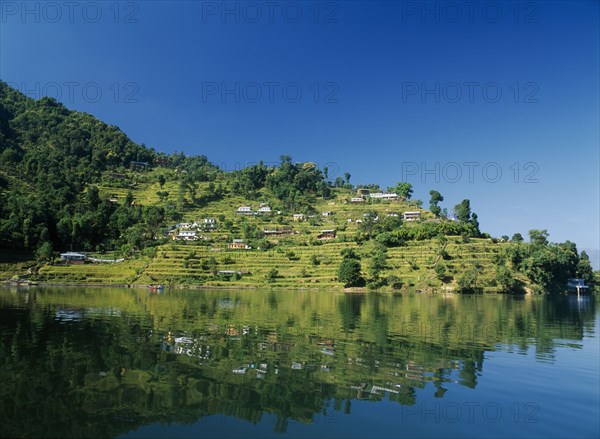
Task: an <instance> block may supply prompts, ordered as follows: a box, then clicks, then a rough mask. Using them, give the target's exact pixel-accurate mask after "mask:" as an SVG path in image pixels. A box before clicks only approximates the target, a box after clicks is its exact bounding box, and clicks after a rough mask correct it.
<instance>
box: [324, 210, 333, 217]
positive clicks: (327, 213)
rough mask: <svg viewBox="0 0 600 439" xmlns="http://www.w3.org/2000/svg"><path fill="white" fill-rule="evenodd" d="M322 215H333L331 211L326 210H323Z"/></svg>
mask: <svg viewBox="0 0 600 439" xmlns="http://www.w3.org/2000/svg"><path fill="white" fill-rule="evenodd" d="M322 215H323V216H331V215H333V212H331V211H329V210H328V211H327V212H323V213H322Z"/></svg>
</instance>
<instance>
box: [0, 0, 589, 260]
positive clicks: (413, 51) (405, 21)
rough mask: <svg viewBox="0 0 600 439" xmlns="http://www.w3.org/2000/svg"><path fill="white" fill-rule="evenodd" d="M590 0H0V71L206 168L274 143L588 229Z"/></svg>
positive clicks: (526, 221) (451, 196) (360, 171)
mask: <svg viewBox="0 0 600 439" xmlns="http://www.w3.org/2000/svg"><path fill="white" fill-rule="evenodd" d="M599 16H600V11H599V3H598V2H596V1H569V2H558V1H542V2H512V1H511V2H479V3H476V4H473V5H472V6H471V3H469V2H444V1H439V2H438V1H429V2H421V1H406V2H403V1H396V2H393V1H384V2H362V1H339V2H335V1H332V2H327V1H325V2H313V1H301V2H280V1H273V2H262V1H260V2H226V3H225V2H221V1H218V2H212V1H208V2H203V1H195V2H192V1H185V2H179V1H172V2H160V1H136V2H127V1H124V2H118V3H117V2H110V1H108V2H85V1H83V2H75V3H72V4H68V3H67V4H65V3H63V2H25V3H23V2H12V1H3V2H1V3H0V78H1V79H2V80H4V81H6V82H8V83H11V84H12V85H13V86H16V87H17V88H19V89H21V90H22V91H24V92H25V93H26V94H28V95H29V96H32V97H40V96H42V95H44V94H47V95H51V96H54V97H58V98H59V100H61V101H62V102H63V103H65V104H66V105H67V106H68V107H70V108H73V109H76V110H80V111H86V112H89V113H91V114H94V115H95V116H97V117H99V118H100V119H102V120H104V121H106V122H108V123H111V124H114V125H117V126H119V127H120V128H121V129H123V131H125V132H126V133H127V134H128V135H129V136H130V137H131V138H132V139H133V140H134V141H136V142H139V143H145V144H146V145H148V146H151V147H154V148H156V149H157V150H160V151H164V152H172V151H175V150H177V151H184V152H186V153H188V154H205V155H207V156H208V158H209V159H210V160H211V161H213V162H215V163H217V164H219V165H221V166H222V167H223V168H225V169H228V170H230V169H235V168H237V167H240V166H245V165H246V164H248V163H252V162H256V161H258V160H263V161H265V162H273V163H275V162H277V161H278V159H279V156H280V155H282V154H289V155H291V156H292V157H293V158H294V159H295V160H298V161H307V160H310V161H314V162H317V163H318V164H319V165H320V166H326V165H327V166H328V167H329V169H330V174H334V175H333V177H335V174H336V173H337V174H338V175H343V173H344V172H346V171H347V172H350V173H351V175H352V177H351V182H353V183H355V184H358V183H379V184H380V185H381V186H382V187H384V188H385V187H386V186H391V185H394V184H395V183H396V182H397V181H402V180H406V181H409V182H411V183H412V184H413V185H414V187H415V197H416V198H420V199H423V200H424V201H425V205H426V204H427V203H426V202H427V199H428V192H429V190H430V189H436V190H439V191H440V192H441V193H442V195H443V196H444V197H445V201H444V202H443V203H442V206H443V207H447V208H448V209H449V210H451V208H452V206H453V205H454V204H456V203H458V202H459V201H460V200H462V199H463V198H469V199H470V200H471V205H472V207H473V210H474V211H475V212H477V214H478V216H479V220H480V223H481V226H482V229H483V230H485V231H488V232H490V233H491V234H493V235H497V236H499V235H503V234H507V235H509V236H511V235H512V234H513V233H515V232H520V233H522V234H523V235H526V233H527V231H528V230H529V229H531V228H546V229H548V231H549V233H550V239H551V240H553V241H555V242H562V241H565V240H567V239H569V240H571V241H574V242H576V243H577V245H578V248H579V249H586V250H588V252H589V253H590V254H591V255H592V258H593V263H594V266H595V267H596V268H598V266H599V262H598V257H599V256H598V248H599V246H600V245H599V240H600V237H599V229H600V225H599V224H600V220H599V200H600V193H599V186H600V180H599V169H600V158H599V149H600V132H599V120H600V114H599V113H600V109H599V93H600V88H599V79H598V78H600V69H599V65H600V62H599V52H600V50H599V49H600V47H599V40H600V38H599V35H600V30H599Z"/></svg>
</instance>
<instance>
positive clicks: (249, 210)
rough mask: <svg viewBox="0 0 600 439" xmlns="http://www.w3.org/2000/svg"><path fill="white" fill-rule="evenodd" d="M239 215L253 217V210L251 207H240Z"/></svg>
mask: <svg viewBox="0 0 600 439" xmlns="http://www.w3.org/2000/svg"><path fill="white" fill-rule="evenodd" d="M237 213H239V214H240V215H252V213H253V212H252V208H251V207H250V206H240V207H238V210H237Z"/></svg>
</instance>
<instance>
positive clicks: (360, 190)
mask: <svg viewBox="0 0 600 439" xmlns="http://www.w3.org/2000/svg"><path fill="white" fill-rule="evenodd" d="M370 193H371V191H370V190H369V189H367V188H366V187H361V188H358V189H357V190H356V195H358V196H359V197H367V196H368V195H369V194H370Z"/></svg>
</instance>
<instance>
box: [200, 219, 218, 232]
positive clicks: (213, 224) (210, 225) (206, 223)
mask: <svg viewBox="0 0 600 439" xmlns="http://www.w3.org/2000/svg"><path fill="white" fill-rule="evenodd" d="M199 227H201V228H202V230H206V231H209V232H210V231H211V230H214V229H216V228H217V221H216V220H215V219H214V218H204V219H203V220H202V221H200V226H199Z"/></svg>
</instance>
